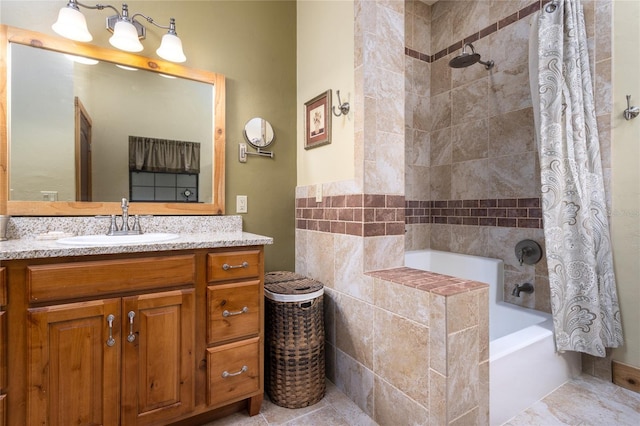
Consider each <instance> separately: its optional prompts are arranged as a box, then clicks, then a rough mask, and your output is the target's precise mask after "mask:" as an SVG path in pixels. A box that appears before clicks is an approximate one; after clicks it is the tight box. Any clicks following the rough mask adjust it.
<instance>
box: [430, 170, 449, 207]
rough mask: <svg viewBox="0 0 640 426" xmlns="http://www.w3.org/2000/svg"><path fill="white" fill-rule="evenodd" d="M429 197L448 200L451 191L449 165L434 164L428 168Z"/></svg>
mask: <svg viewBox="0 0 640 426" xmlns="http://www.w3.org/2000/svg"><path fill="white" fill-rule="evenodd" d="M429 177H430V179H431V188H430V192H431V199H432V200H448V199H450V198H451V197H452V193H451V165H443V166H435V167H431V170H430V176H429Z"/></svg>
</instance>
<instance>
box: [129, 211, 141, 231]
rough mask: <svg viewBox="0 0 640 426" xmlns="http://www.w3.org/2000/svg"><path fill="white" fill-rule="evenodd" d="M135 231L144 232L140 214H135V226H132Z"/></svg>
mask: <svg viewBox="0 0 640 426" xmlns="http://www.w3.org/2000/svg"><path fill="white" fill-rule="evenodd" d="M131 230H132V231H133V232H139V233H140V234H142V230H141V229H140V215H137V214H136V215H134V216H133V228H131Z"/></svg>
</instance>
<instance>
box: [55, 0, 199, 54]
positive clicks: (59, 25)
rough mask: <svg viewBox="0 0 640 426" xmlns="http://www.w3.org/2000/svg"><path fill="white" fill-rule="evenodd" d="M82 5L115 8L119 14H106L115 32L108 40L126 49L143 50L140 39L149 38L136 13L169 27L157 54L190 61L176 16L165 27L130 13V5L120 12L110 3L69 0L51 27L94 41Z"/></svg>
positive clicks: (166, 27)
mask: <svg viewBox="0 0 640 426" xmlns="http://www.w3.org/2000/svg"><path fill="white" fill-rule="evenodd" d="M79 6H82V7H84V8H87V9H95V10H103V9H105V8H109V9H113V10H115V11H116V15H113V16H109V17H107V30H109V31H111V32H112V33H113V35H112V36H111V37H110V38H109V43H111V45H112V46H113V47H115V48H118V49H120V50H124V51H126V52H140V51H141V50H142V49H144V47H143V46H142V43H140V40H143V39H144V38H145V37H146V34H147V29H146V28H145V27H144V25H142V24H141V23H140V22H138V21H136V20H135V18H136V17H137V16H141V17H143V18H144V19H146V21H147V22H149V23H150V24H153V25H155V26H156V27H158V28H163V29H166V30H168V32H167V33H166V34H165V35H163V36H162V42H161V43H160V47H159V48H158V49H157V50H156V53H157V54H158V56H160V57H161V58H163V59H166V60H167V61H171V62H184V61H186V60H187V58H186V57H185V56H184V52H183V51H182V41H181V40H180V38H178V34H177V33H176V20H175V19H173V18H170V19H169V25H168V26H163V25H159V24H157V23H155V21H154V20H153V18H151V17H149V16H145V15H143V14H142V13H136V14H134V15H133V16H129V7H128V6H127V5H126V4H122V13H120V12H119V11H118V9H116V8H115V7H113V6H111V5H108V4H96V5H95V6H88V5H85V4H82V3H80V2H78V1H76V0H68V3H67V5H66V6H65V7H63V8H62V9H60V12H59V13H58V20H57V21H56V22H55V23H54V24H53V25H52V26H51V28H53V30H54V31H55V32H56V33H58V34H59V35H61V36H62V37H65V38H68V39H70V40H75V41H82V42H87V41H91V40H93V36H92V35H91V33H90V32H89V30H88V28H87V20H86V19H85V17H84V15H83V14H82V12H80V8H79Z"/></svg>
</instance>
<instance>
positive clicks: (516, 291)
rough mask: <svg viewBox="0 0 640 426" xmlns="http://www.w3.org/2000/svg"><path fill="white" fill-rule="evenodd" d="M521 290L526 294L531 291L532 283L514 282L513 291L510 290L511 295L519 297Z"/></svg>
mask: <svg viewBox="0 0 640 426" xmlns="http://www.w3.org/2000/svg"><path fill="white" fill-rule="evenodd" d="M522 292H524V293H528V294H531V293H533V285H532V284H531V283H524V284H516V286H515V287H514V288H513V291H512V292H511V295H512V296H515V297H520V293H522Z"/></svg>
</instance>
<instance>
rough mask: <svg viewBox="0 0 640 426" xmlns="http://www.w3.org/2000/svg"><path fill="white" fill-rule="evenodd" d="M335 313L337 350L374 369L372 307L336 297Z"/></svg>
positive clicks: (349, 298) (343, 296)
mask: <svg viewBox="0 0 640 426" xmlns="http://www.w3.org/2000/svg"><path fill="white" fill-rule="evenodd" d="M335 312H336V314H335V317H336V318H335V327H336V347H337V349H339V350H340V351H342V352H345V353H347V354H348V355H349V356H351V357H352V358H354V359H355V360H357V361H358V362H359V363H362V364H363V365H364V366H366V367H367V368H372V367H373V323H372V321H371V305H370V304H368V303H364V302H362V301H360V300H357V299H354V298H352V297H349V296H345V295H342V294H341V295H339V297H336V300H335ZM338 361H339V360H338ZM337 367H338V369H340V365H337ZM338 371H340V370H338ZM338 374H340V373H338Z"/></svg>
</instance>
